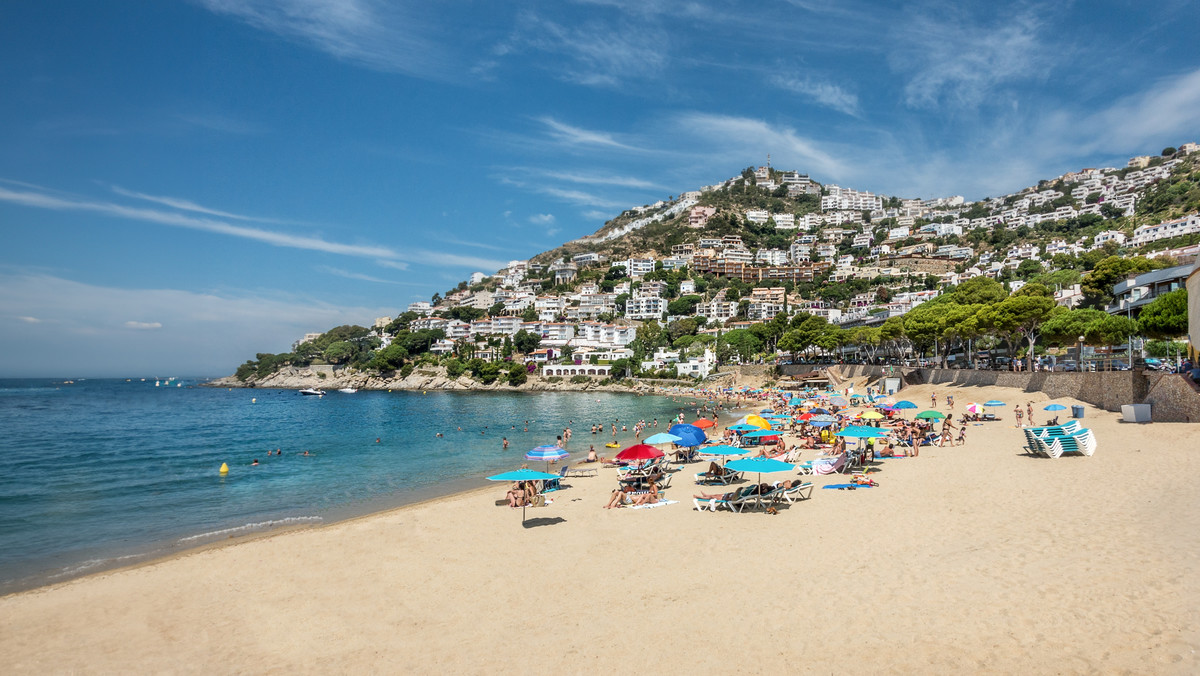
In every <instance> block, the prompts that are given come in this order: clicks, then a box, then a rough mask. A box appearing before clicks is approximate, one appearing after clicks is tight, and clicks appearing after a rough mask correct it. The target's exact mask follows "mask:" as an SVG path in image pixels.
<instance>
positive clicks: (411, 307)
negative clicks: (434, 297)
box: [408, 300, 433, 317]
mask: <svg viewBox="0 0 1200 676" xmlns="http://www.w3.org/2000/svg"><path fill="white" fill-rule="evenodd" d="M408 311H409V312H414V313H416V314H418V315H421V316H422V317H428V316H429V315H431V314H433V306H432V305H430V304H429V303H427V302H425V301H423V300H419V301H417V302H415V303H409V304H408Z"/></svg>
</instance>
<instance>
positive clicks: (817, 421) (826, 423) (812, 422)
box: [809, 420, 833, 427]
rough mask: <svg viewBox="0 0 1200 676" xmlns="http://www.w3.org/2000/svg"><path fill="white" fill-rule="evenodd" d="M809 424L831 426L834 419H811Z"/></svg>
mask: <svg viewBox="0 0 1200 676" xmlns="http://www.w3.org/2000/svg"><path fill="white" fill-rule="evenodd" d="M809 424H810V425H812V426H813V427H829V426H830V425H832V424H833V421H832V420H810V421H809Z"/></svg>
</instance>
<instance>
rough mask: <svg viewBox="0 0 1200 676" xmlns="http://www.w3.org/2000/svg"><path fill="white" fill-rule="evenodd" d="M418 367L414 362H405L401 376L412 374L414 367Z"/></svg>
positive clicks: (401, 369) (405, 376)
mask: <svg viewBox="0 0 1200 676" xmlns="http://www.w3.org/2000/svg"><path fill="white" fill-rule="evenodd" d="M414 368H416V367H415V366H413V365H412V364H405V365H404V366H403V367H401V368H400V377H401V378H407V377H409V376H411V375H412V372H413V369H414Z"/></svg>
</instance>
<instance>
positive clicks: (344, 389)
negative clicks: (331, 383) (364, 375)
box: [338, 387, 358, 394]
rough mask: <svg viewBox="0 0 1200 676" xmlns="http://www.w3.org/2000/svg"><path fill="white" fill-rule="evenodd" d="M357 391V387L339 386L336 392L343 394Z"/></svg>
mask: <svg viewBox="0 0 1200 676" xmlns="http://www.w3.org/2000/svg"><path fill="white" fill-rule="evenodd" d="M357 391H358V389H357V388H353V387H339V388H338V392H341V393H343V394H354V393H355V392H357Z"/></svg>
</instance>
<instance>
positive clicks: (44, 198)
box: [0, 187, 506, 269]
mask: <svg viewBox="0 0 1200 676" xmlns="http://www.w3.org/2000/svg"><path fill="white" fill-rule="evenodd" d="M0 202H9V203H12V204H20V205H22V206H26V207H33V208H38V209H51V210H54V211H82V212H89V213H99V214H104V215H107V216H112V217H115V218H125V219H130V220H135V221H141V222H146V223H157V224H160V225H167V226H172V227H179V228H187V229H191V230H200V231H204V232H211V233H216V234H220V235H227V236H231V237H238V238H242V239H248V240H253V241H257V242H262V243H264V244H270V245H272V246H278V247H286V248H293V249H304V250H308V251H321V252H324V253H331V254H337V255H341V256H353V257H358V258H371V259H375V260H386V261H399V262H403V263H413V264H417V265H431V266H441V267H471V268H479V267H490V268H492V269H499V268H501V267H504V265H505V264H506V263H505V262H504V261H499V260H493V259H487V258H480V257H477V256H465V255H460V254H454V253H448V252H444V251H438V250H427V249H421V248H413V247H405V248H404V249H402V250H395V249H391V248H389V247H386V246H380V245H372V244H343V243H341V242H331V241H329V240H326V239H322V238H320V237H313V236H304V235H294V234H290V233H281V232H275V231H272V230H264V229H261V228H252V227H246V226H240V225H233V224H231V223H226V222H224V221H218V220H213V219H208V218H197V217H194V216H189V215H187V214H180V213H175V212H169V211H162V210H158V209H144V208H138V207H129V206H125V205H122V204H115V203H112V202H96V201H89V200H84V199H77V198H72V197H64V196H60V195H52V194H47V193H44V192H32V191H28V190H25V191H18V190H10V189H8V188H3V187H0ZM185 202H186V200H185Z"/></svg>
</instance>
